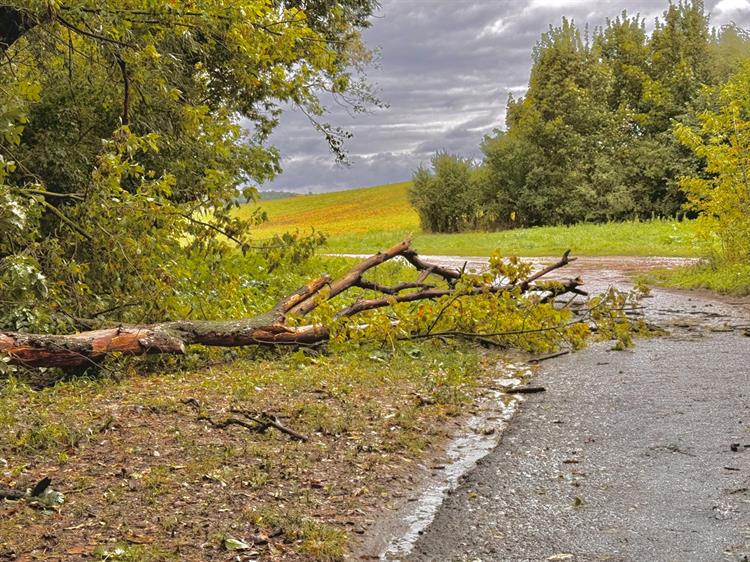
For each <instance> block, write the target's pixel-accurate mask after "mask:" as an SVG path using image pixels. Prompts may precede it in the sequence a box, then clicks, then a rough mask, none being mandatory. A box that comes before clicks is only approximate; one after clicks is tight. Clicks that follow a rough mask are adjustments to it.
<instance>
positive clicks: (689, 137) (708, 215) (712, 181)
mask: <svg viewBox="0 0 750 562" xmlns="http://www.w3.org/2000/svg"><path fill="white" fill-rule="evenodd" d="M710 95H711V97H712V98H714V99H716V100H718V103H717V107H716V108H715V109H713V110H709V111H706V112H704V113H702V114H701V115H700V116H699V121H700V126H699V127H698V128H697V129H694V128H691V127H689V126H687V125H681V126H679V127H677V130H676V134H677V138H679V139H680V141H681V142H683V143H684V144H685V145H686V146H688V147H689V148H690V149H691V150H693V151H694V152H695V154H696V156H698V157H699V158H702V159H703V160H704V161H705V175H700V176H692V177H685V178H683V179H682V180H681V182H680V186H681V187H682V189H683V190H684V191H685V193H686V194H687V199H688V201H687V205H688V207H689V208H690V209H691V210H694V211H696V212H698V213H699V214H698V219H697V222H698V227H699V234H700V236H701V240H702V242H703V244H704V247H705V249H706V250H707V254H708V255H709V256H711V257H712V258H713V261H714V262H715V263H729V264H733V263H740V264H747V263H748V262H749V261H750V62H746V63H745V64H743V65H742V67H741V68H740V70H739V71H737V72H736V73H735V74H734V75H733V76H732V77H731V79H730V80H729V81H728V82H727V83H726V84H724V85H722V86H720V87H714V88H712V89H711V91H710Z"/></svg>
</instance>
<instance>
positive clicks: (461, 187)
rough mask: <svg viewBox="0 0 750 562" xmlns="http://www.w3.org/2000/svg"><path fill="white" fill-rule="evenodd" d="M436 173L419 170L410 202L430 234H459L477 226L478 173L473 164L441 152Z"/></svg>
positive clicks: (412, 188)
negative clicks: (475, 204)
mask: <svg viewBox="0 0 750 562" xmlns="http://www.w3.org/2000/svg"><path fill="white" fill-rule="evenodd" d="M432 168H433V172H430V171H429V170H427V169H425V168H419V169H418V170H417V171H416V172H415V173H414V177H413V185H412V187H411V188H410V190H409V201H410V202H411V204H412V205H413V206H414V208H415V209H416V210H417V213H419V219H420V222H421V224H422V228H424V229H425V230H427V231H429V232H458V231H460V230H464V229H466V228H467V227H471V226H472V225H473V224H475V212H474V207H475V206H474V201H475V200H476V195H475V193H474V192H475V189H476V181H477V175H476V174H477V171H476V170H475V168H474V166H473V164H472V163H471V161H470V160H467V159H464V158H461V157H459V156H455V155H451V154H447V153H445V152H439V153H437V154H436V155H435V157H434V158H433V159H432Z"/></svg>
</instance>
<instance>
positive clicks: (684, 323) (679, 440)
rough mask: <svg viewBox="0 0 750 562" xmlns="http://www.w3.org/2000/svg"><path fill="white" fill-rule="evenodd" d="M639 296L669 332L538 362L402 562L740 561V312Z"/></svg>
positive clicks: (746, 450) (746, 356)
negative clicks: (484, 451) (539, 389)
mask: <svg viewBox="0 0 750 562" xmlns="http://www.w3.org/2000/svg"><path fill="white" fill-rule="evenodd" d="M589 276H590V277H591V276H592V275H591V273H590V272H589ZM593 277H596V276H595V275H593ZM594 284H595V283H594ZM644 302H645V305H646V314H647V316H648V318H649V320H651V321H653V322H656V323H658V324H660V325H662V326H664V327H665V328H667V329H668V330H669V331H670V335H669V336H665V337H660V338H652V339H645V340H640V341H639V342H638V344H637V346H636V347H635V348H634V349H632V350H628V351H611V350H610V347H611V346H610V345H609V344H597V345H595V346H593V347H591V348H589V349H587V350H585V351H582V352H579V353H576V354H573V355H569V356H566V357H563V358H559V359H555V360H553V361H549V362H547V363H546V364H544V367H543V368H542V369H541V370H540V372H539V374H538V376H537V377H536V378H535V379H534V384H535V385H542V386H544V387H545V388H546V392H543V393H540V394H536V395H529V396H527V397H526V398H525V399H524V402H523V403H522V404H521V406H520V408H519V412H518V413H517V414H516V416H515V417H514V419H513V421H512V422H511V424H510V426H509V428H508V429H506V430H505V432H504V434H503V437H502V441H501V443H500V444H499V445H498V447H497V448H496V449H494V450H493V451H492V452H491V453H490V454H489V455H487V456H486V457H484V458H483V459H482V460H481V461H479V463H478V465H477V467H476V468H475V469H474V470H473V471H471V472H469V473H468V474H467V475H466V476H465V477H464V479H463V481H462V483H461V484H460V485H459V487H458V488H457V489H456V490H455V491H454V492H453V493H452V494H451V495H450V496H449V497H448V498H447V499H446V501H445V503H444V505H443V506H442V508H441V509H440V510H439V511H438V513H437V515H436V517H435V520H434V521H433V523H432V524H431V525H430V526H429V527H428V528H427V529H426V531H425V532H424V534H423V535H422V536H421V538H420V540H418V541H417V543H416V544H415V545H414V548H413V550H412V552H411V554H410V555H409V556H406V557H404V558H402V559H403V560H410V561H454V560H455V561H484V562H488V561H526V560H528V561H545V560H571V561H605V560H606V561H634V562H642V561H643V562H650V561H653V562H659V561H675V562H677V561H679V562H683V561H700V562H703V561H706V562H713V561H737V562H748V561H750V491H749V490H750V337H748V336H750V332H749V331H748V330H749V329H750V314H748V309H747V307H745V306H740V305H734V304H732V303H726V302H719V301H718V300H715V299H712V298H711V297H705V296H696V295H686V294H675V293H670V292H667V291H655V294H654V297H653V298H651V299H647V300H646V301H644Z"/></svg>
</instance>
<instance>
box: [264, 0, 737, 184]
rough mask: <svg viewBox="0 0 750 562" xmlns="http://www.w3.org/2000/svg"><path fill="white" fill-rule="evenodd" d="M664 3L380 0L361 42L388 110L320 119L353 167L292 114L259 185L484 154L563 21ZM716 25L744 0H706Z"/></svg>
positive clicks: (370, 176)
mask: <svg viewBox="0 0 750 562" xmlns="http://www.w3.org/2000/svg"><path fill="white" fill-rule="evenodd" d="M666 4H667V1H666V0H636V1H627V2H626V1H624V0H600V1H592V0H484V1H482V0H383V1H382V7H381V9H380V11H379V13H378V16H377V17H376V18H374V19H373V25H372V27H371V28H370V29H368V30H367V31H366V32H365V40H366V42H367V44H368V45H369V46H370V47H372V48H378V49H379V50H380V53H381V57H380V63H379V67H378V68H374V69H371V70H370V72H369V77H370V81H371V82H373V83H375V84H376V85H377V87H378V88H379V91H380V97H381V98H382V99H383V101H385V102H386V103H387V104H389V107H388V108H387V109H381V110H375V111H374V112H372V113H371V114H366V115H358V116H356V117H354V118H353V117H352V116H350V115H349V114H348V113H347V112H346V111H345V110H343V109H342V108H340V107H338V106H336V105H335V104H334V105H332V106H331V112H330V113H329V114H328V115H327V116H326V118H325V120H326V121H328V122H330V123H332V124H334V125H337V126H342V127H344V128H346V129H347V130H349V131H350V132H351V133H352V134H353V138H352V139H351V140H350V141H349V142H348V143H347V149H348V152H349V155H350V165H349V166H342V165H338V164H336V163H335V162H334V159H333V156H332V155H331V154H330V152H329V151H328V149H327V147H326V144H325V142H324V140H323V139H322V137H321V135H320V134H319V133H317V132H316V131H315V130H314V129H313V128H312V127H311V126H310V123H309V122H308V120H307V118H306V117H305V116H304V115H302V114H301V113H299V112H295V111H288V112H286V113H285V114H284V116H283V118H282V122H281V125H280V126H279V128H278V130H277V132H276V133H275V134H274V136H273V139H272V141H273V143H274V144H275V145H276V146H278V148H279V149H280V150H281V153H282V155H283V167H284V173H283V174H282V175H281V176H280V177H279V178H277V180H276V181H274V182H273V184H271V185H268V186H264V188H274V189H288V190H292V191H300V192H306V191H328V190H335V189H343V188H348V187H355V186H365V185H374V184H380V183H388V182H394V181H403V180H406V179H408V178H410V177H411V174H412V172H413V171H414V169H416V168H417V167H418V166H419V165H425V164H428V163H429V160H430V158H431V156H432V155H433V154H434V153H435V152H436V151H438V150H447V151H449V152H453V153H458V154H461V155H463V156H466V157H470V158H474V157H478V156H480V151H479V144H480V142H481V140H482V137H483V136H484V135H486V134H487V133H490V132H491V131H492V129H493V128H497V127H502V126H503V125H504V120H505V104H506V102H507V99H508V94H510V93H512V94H513V95H515V96H519V95H523V93H524V91H525V89H526V83H527V82H528V78H529V70H530V67H531V50H532V48H533V47H534V44H535V43H536V41H537V40H538V38H539V36H540V34H541V33H543V32H544V31H546V29H547V28H548V26H549V25H550V24H558V23H559V22H560V19H561V18H562V17H563V16H566V17H568V18H572V19H574V20H575V21H576V22H577V23H578V24H579V25H583V24H584V23H588V24H589V26H590V27H592V28H593V27H594V26H598V25H602V24H603V23H604V22H605V20H606V18H607V17H614V16H616V15H618V14H619V13H620V12H622V10H623V8H627V11H628V13H630V14H636V13H640V14H641V16H643V17H644V18H646V20H647V22H649V24H652V22H653V20H654V18H655V17H656V16H658V15H660V14H661V13H662V12H663V11H664V7H665V6H666ZM706 9H707V10H708V11H709V12H711V13H712V25H715V26H718V25H721V24H724V23H727V22H729V21H735V22H736V23H737V24H739V25H741V26H743V27H748V26H750V0H720V1H719V0H712V1H711V0H709V1H707V2H706Z"/></svg>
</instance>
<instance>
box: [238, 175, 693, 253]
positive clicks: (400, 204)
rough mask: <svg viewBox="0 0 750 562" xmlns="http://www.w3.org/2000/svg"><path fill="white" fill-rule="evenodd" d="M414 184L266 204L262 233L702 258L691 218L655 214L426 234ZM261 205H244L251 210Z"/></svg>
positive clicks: (437, 246)
mask: <svg viewBox="0 0 750 562" xmlns="http://www.w3.org/2000/svg"><path fill="white" fill-rule="evenodd" d="M409 185H410V182H404V183H396V184H390V185H381V186H376V187H369V188H363V189H356V190H347V191H338V192H334V193H324V194H319V195H305V196H300V197H293V198H288V199H281V200H276V201H267V202H266V201H264V202H261V203H260V206H261V208H262V209H263V210H265V211H266V212H267V214H268V217H269V220H268V222H266V223H265V224H263V225H261V226H259V227H258V228H257V235H258V237H259V238H261V239H262V238H268V237H270V236H273V235H274V234H281V233H283V232H290V231H291V232H294V231H299V232H303V233H304V232H309V231H311V229H313V228H314V229H315V230H316V231H320V232H323V233H325V234H326V236H327V237H328V243H327V248H326V250H327V251H329V252H336V253H369V252H375V251H377V250H380V249H383V248H386V247H388V246H390V245H392V244H394V243H396V242H398V241H399V240H401V239H403V238H404V237H405V236H407V235H409V234H411V235H412V236H413V238H414V242H415V244H414V245H415V247H416V248H417V249H418V250H419V251H420V252H422V253H425V254H433V255H466V256H486V255H490V254H491V253H493V252H494V251H496V250H500V251H501V252H502V253H503V254H505V255H524V256H548V255H557V254H559V253H561V252H563V251H565V250H566V249H568V248H570V249H571V250H572V251H573V253H574V254H578V255H588V256H606V255H622V256H688V257H689V256H696V255H698V249H697V247H696V246H695V244H694V241H693V234H694V225H693V223H692V222H691V221H676V220H668V219H654V220H648V221H628V222H621V223H616V222H612V223H605V224H579V225H573V226H548V227H535V228H527V229H517V230H506V231H501V232H464V233H458V234H431V233H425V232H422V230H421V229H420V226H419V217H418V216H417V213H416V212H415V211H414V210H413V209H412V208H411V206H410V205H409V201H408V197H407V193H408V189H409ZM253 208H254V206H252V205H248V206H245V207H243V208H241V209H240V213H241V214H247V213H249V212H250V211H251V210H252V209H253Z"/></svg>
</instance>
